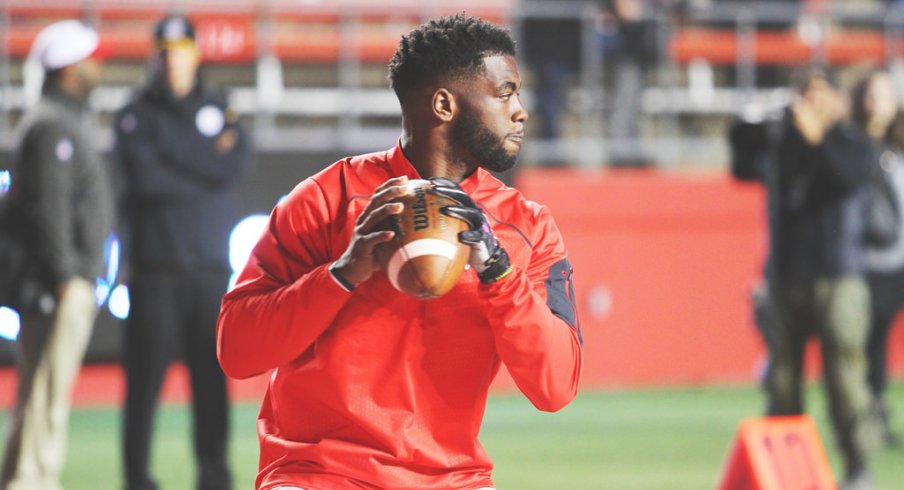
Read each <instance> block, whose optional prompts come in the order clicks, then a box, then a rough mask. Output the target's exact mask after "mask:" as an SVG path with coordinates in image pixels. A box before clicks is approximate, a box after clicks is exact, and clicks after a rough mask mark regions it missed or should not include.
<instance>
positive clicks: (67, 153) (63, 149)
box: [54, 138, 75, 162]
mask: <svg viewBox="0 0 904 490" xmlns="http://www.w3.org/2000/svg"><path fill="white" fill-rule="evenodd" d="M54 153H55V154H56V157H57V160H59V161H61V162H68V161H69V160H71V159H72V155H74V154H75V145H74V144H72V140H71V139H69V138H62V139H61V140H59V141H57V144H56V146H55V147H54Z"/></svg>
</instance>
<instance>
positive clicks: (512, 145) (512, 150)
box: [503, 136, 522, 157]
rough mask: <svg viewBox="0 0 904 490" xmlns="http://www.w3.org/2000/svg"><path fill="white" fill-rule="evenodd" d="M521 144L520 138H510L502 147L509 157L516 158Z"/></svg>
mask: <svg viewBox="0 0 904 490" xmlns="http://www.w3.org/2000/svg"><path fill="white" fill-rule="evenodd" d="M521 143H522V140H521V138H520V137H514V136H510V137H508V138H506V139H505V144H504V145H503V146H504V148H505V152H506V153H507V154H508V155H509V156H513V157H516V156H518V153H520V152H521Z"/></svg>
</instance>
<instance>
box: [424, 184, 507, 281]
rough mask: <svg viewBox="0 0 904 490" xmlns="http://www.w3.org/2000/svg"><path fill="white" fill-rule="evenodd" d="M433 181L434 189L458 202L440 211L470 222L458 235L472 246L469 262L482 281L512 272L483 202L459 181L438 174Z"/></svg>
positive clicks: (494, 279) (498, 277)
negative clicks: (470, 194)
mask: <svg viewBox="0 0 904 490" xmlns="http://www.w3.org/2000/svg"><path fill="white" fill-rule="evenodd" d="M430 182H432V183H433V190H434V192H436V193H437V194H439V195H441V196H445V197H447V198H449V199H452V200H453V201H455V202H457V203H458V204H459V206H445V207H443V208H442V209H441V210H440V211H441V212H442V213H443V214H445V215H447V216H452V217H453V218H458V219H460V220H462V221H464V222H466V223H468V225H469V226H470V228H471V229H470V230H468V231H463V232H461V233H459V234H458V239H459V240H461V242H462V243H465V244H467V245H468V246H470V247H471V256H470V257H469V258H468V263H469V264H471V267H473V268H474V270H475V271H477V277H479V278H480V282H482V283H485V284H489V283H493V282H496V281H498V280H500V279H502V278H503V277H505V276H507V275H509V273H511V272H512V264H511V261H510V260H509V256H508V254H507V253H506V252H505V249H504V248H502V245H500V243H499V240H497V239H496V236H495V235H493V230H492V228H490V224H489V222H487V216H486V214H484V212H483V210H481V209H480V206H478V205H477V203H476V202H474V200H473V199H471V196H469V195H468V193H467V192H465V191H464V190H463V189H462V188H461V187H459V186H458V184H456V183H455V182H452V181H451V180H449V179H446V178H443V177H436V178H433V179H430Z"/></svg>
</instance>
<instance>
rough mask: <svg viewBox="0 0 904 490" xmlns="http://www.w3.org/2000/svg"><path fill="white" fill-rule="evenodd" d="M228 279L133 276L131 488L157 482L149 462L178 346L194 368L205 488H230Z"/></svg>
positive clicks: (127, 441)
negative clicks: (221, 345) (221, 321)
mask: <svg viewBox="0 0 904 490" xmlns="http://www.w3.org/2000/svg"><path fill="white" fill-rule="evenodd" d="M228 280H229V275H228V273H227V272H224V271H189V272H185V271H181V272H174V271H141V272H138V273H136V274H135V275H134V277H133V280H132V283H131V287H130V289H131V291H130V297H131V312H130V315H129V322H128V326H127V328H126V332H125V350H124V352H123V363H124V366H125V372H126V383H127V391H126V402H125V412H124V434H123V439H124V440H123V443H124V458H125V461H124V464H125V477H126V488H127V489H128V490H145V489H153V488H156V485H155V483H154V481H153V479H152V478H151V475H150V467H149V463H150V461H149V460H150V454H151V448H150V446H151V432H152V428H153V422H154V416H155V412H156V409H157V401H158V395H159V392H160V387H161V384H162V382H163V378H164V375H165V374H166V370H167V368H168V366H169V364H170V362H171V361H172V360H173V359H174V358H175V357H176V356H177V355H179V354H181V357H182V359H184V360H185V363H186V365H187V366H188V370H189V373H190V375H191V389H192V409H193V418H194V449H195V457H196V458H197V461H198V469H199V475H198V476H199V479H198V488H199V489H201V490H214V489H216V490H224V489H229V488H231V479H230V475H229V470H228V467H227V464H226V442H227V427H228V399H227V394H226V379H225V376H224V374H223V371H222V369H221V368H220V365H219V363H218V362H217V356H216V323H217V315H218V314H219V311H220V300H221V298H222V296H223V294H224V293H225V292H226V286H227V283H228Z"/></svg>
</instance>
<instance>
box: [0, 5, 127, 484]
mask: <svg viewBox="0 0 904 490" xmlns="http://www.w3.org/2000/svg"><path fill="white" fill-rule="evenodd" d="M98 45H99V38H98V34H97V32H95V31H94V30H93V29H91V28H89V27H87V26H85V25H84V24H82V23H81V22H79V21H76V20H65V21H60V22H57V23H54V24H52V25H50V26H47V27H45V28H44V29H43V30H41V32H40V33H38V36H37V37H36V38H35V40H34V43H33V44H32V48H31V53H30V55H29V57H30V60H29V62H31V61H36V62H37V63H38V64H39V66H40V67H41V69H42V70H40V71H39V73H40V74H41V75H42V76H43V88H42V95H41V98H40V100H39V101H38V103H37V105H36V106H34V107H33V108H31V109H29V110H28V112H27V113H26V114H25V116H24V117H23V119H22V121H21V123H20V126H19V130H18V133H17V142H16V149H15V155H14V160H15V165H14V166H15V168H16V169H17V170H18V174H17V180H18V181H19V182H21V184H18V185H21V187H20V192H19V193H18V194H17V196H16V199H17V201H16V203H15V205H16V206H19V208H18V209H21V211H22V216H23V218H24V219H23V222H24V230H23V231H24V239H25V243H26V244H27V247H26V248H27V250H28V255H29V256H28V258H27V259H28V260H29V261H30V262H32V263H33V264H34V267H33V268H32V269H30V270H32V271H34V276H33V277H29V278H28V281H29V284H31V285H33V286H36V287H37V288H38V289H39V291H35V294H34V295H32V296H31V297H30V298H23V302H22V303H21V304H20V305H18V306H19V309H20V313H21V324H22V328H21V330H20V332H19V337H18V342H17V347H18V349H17V358H16V360H17V368H18V373H19V388H18V399H17V402H16V405H15V407H14V408H13V410H12V413H11V414H10V417H9V419H8V427H7V430H6V439H5V450H4V459H3V469H2V477H0V488H2V489H3V490H58V489H60V488H62V487H61V485H60V473H61V471H62V469H63V466H64V463H65V458H66V456H65V455H66V441H67V431H68V420H69V409H70V396H71V389H72V385H73V383H74V381H75V378H76V376H77V375H78V372H79V368H80V367H81V363H82V360H83V358H84V354H85V349H86V348H87V345H88V340H89V339H90V337H91V330H92V327H93V325H94V320H95V317H96V315H97V297H96V295H95V287H94V284H95V282H94V281H95V278H96V277H98V275H99V274H100V273H101V272H102V270H103V266H104V242H105V240H106V238H107V235H108V234H109V232H110V229H111V225H112V221H113V196H112V193H113V190H112V187H111V185H110V181H109V178H108V173H107V168H106V164H105V162H103V161H102V159H101V157H100V155H99V154H98V152H97V150H96V149H95V147H94V144H93V139H94V133H93V128H94V125H93V120H92V117H93V114H92V113H90V112H89V111H88V108H87V99H88V96H89V94H90V93H91V91H92V90H93V89H94V88H95V87H96V86H97V85H98V83H99V82H100V73H101V68H100V63H99V60H98V59H97V57H96V56H94V55H95V54H96V52H97V49H98Z"/></svg>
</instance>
